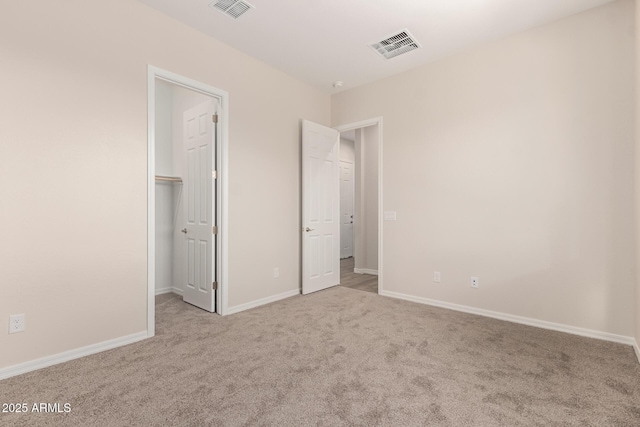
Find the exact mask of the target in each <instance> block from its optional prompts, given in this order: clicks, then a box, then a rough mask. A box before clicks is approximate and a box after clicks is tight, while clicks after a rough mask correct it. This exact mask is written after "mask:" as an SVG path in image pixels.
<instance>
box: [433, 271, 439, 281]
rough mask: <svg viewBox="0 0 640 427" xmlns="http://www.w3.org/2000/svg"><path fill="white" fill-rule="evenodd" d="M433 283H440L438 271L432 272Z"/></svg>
mask: <svg viewBox="0 0 640 427" xmlns="http://www.w3.org/2000/svg"><path fill="white" fill-rule="evenodd" d="M433 281H434V282H436V283H440V272H439V271H434V272H433Z"/></svg>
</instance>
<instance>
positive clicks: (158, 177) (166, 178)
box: [156, 175, 182, 184]
mask: <svg viewBox="0 0 640 427" xmlns="http://www.w3.org/2000/svg"><path fill="white" fill-rule="evenodd" d="M156 181H169V182H179V183H180V184H182V178H180V177H177V176H162V175H156Z"/></svg>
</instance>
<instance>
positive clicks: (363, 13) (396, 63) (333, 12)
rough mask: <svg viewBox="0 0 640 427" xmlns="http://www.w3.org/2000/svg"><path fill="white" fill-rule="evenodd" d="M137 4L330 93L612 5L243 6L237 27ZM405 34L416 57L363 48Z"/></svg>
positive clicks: (416, 1)
mask: <svg viewBox="0 0 640 427" xmlns="http://www.w3.org/2000/svg"><path fill="white" fill-rule="evenodd" d="M139 1H141V2H142V3H145V4H147V5H149V6H151V7H153V8H155V9H157V10H159V11H161V12H164V13H166V14H168V15H170V16H172V17H174V18H175V19H177V20H179V21H182V22H184V23H186V24H188V25H190V26H192V27H194V28H196V29H198V30H200V31H202V32H204V33H206V34H208V35H210V36H211V37H214V38H216V39H218V40H220V41H222V42H224V43H226V44H228V45H230V46H233V47H234V48H236V49H238V50H240V51H242V52H245V53H246V54H248V55H250V56H252V57H254V58H257V59H260V60H262V61H264V62H266V63H268V64H270V65H272V66H273V67H275V68H277V69H279V70H281V71H283V72H285V73H287V74H289V75H291V76H293V77H296V78H298V79H300V80H302V81H305V82H307V83H309V84H311V85H312V86H315V87H317V88H319V89H321V90H323V91H325V92H328V93H335V92H338V91H339V90H345V89H349V88H353V87H355V86H358V85H362V84H364V83H368V82H371V81H374V80H378V79H381V78H384V77H388V76H391V75H393V74H397V73H400V72H402V71H406V70H408V69H411V68H414V67H416V66H419V65H422V64H425V63H427V62H431V61H434V60H436V59H438V58H440V57H442V56H445V55H448V54H451V53H452V52H455V51H457V50H460V49H463V48H465V47H469V46H472V45H476V44H479V43H482V42H485V41H488V40H491V39H495V38H498V37H502V36H506V35H508V34H513V33H516V32H519V31H523V30H526V29H529V28H533V27H536V26H539V25H542V24H544V23H547V22H551V21H554V20H557V19H560V18H563V17H566V16H569V15H573V14H576V13H579V12H582V11H584V10H587V9H590V8H592V7H596V6H600V5H603V4H605V3H609V2H610V1H612V0H245V1H248V2H249V3H251V4H252V5H254V6H255V9H252V10H250V11H249V12H247V13H245V14H244V15H242V16H241V17H240V18H238V19H237V20H235V19H232V18H230V17H228V16H226V15H224V14H222V13H220V12H218V11H217V10H216V9H213V8H211V7H209V4H210V3H212V0H139ZM405 28H406V29H408V30H409V31H410V32H411V34H412V35H413V36H414V37H415V38H416V39H417V41H418V42H419V43H420V44H421V46H422V47H421V48H420V49H417V50H414V51H412V52H409V53H407V54H404V55H401V56H398V57H396V58H392V59H389V60H385V59H383V58H382V57H380V56H379V55H378V54H377V53H376V52H375V51H374V50H373V49H371V48H370V47H369V46H368V45H369V44H371V43H374V42H377V41H380V40H382V39H384V38H386V37H388V36H390V35H393V34H395V33H396V32H397V31H398V30H402V29H405ZM336 80H342V81H344V86H343V87H342V88H341V89H339V90H338V89H334V88H333V86H332V83H333V82H334V81H336Z"/></svg>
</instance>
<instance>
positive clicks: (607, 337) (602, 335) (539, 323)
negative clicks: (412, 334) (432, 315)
mask: <svg viewBox="0 0 640 427" xmlns="http://www.w3.org/2000/svg"><path fill="white" fill-rule="evenodd" d="M380 295H383V296H387V297H391V298H397V299H402V300H406V301H412V302H417V303H420V304H426V305H431V306H434V307H440V308H447V309H449V310H455V311H461V312H463V313H470V314H477V315H479V316H485V317H491V318H494V319H499V320H506V321H507V322H513V323H520V324H522V325H528V326H535V327H537V328H542V329H549V330H552V331H558V332H566V333H568V334H572V335H580V336H583V337H588V338H595V339H599V340H603V341H610V342H615V343H619V344H627V345H632V346H633V345H635V347H634V348H635V349H636V355H639V354H640V349H638V347H637V343H636V340H635V339H634V338H633V337H627V336H624V335H616V334H611V333H608V332H601V331H594V330H591V329H584V328H578V327H576V326H569V325H563V324H560V323H553V322H547V321H545V320H538V319H532V318H529V317H521V316H515V315H513V314H506V313H500V312H497V311H490V310H484V309H481V308H474V307H469V306H466V305H459V304H452V303H448V302H443V301H437V300H432V299H428V298H422V297H415V296H412V295H406V294H401V293H397V292H390V291H381V292H380ZM638 359H639V361H640V355H639V356H638Z"/></svg>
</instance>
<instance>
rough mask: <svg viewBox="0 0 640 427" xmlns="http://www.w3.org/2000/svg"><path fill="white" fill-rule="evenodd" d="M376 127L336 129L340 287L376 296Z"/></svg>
mask: <svg viewBox="0 0 640 427" xmlns="http://www.w3.org/2000/svg"><path fill="white" fill-rule="evenodd" d="M380 125H381V123H378V122H375V123H370V122H367V123H358V124H353V125H348V126H343V127H340V128H338V130H341V132H340V285H341V286H345V287H348V288H352V289H357V290H362V291H367V292H372V293H379V286H378V285H379V283H378V282H379V281H378V278H379V277H378V276H379V262H380V261H379V246H380V243H379V241H380V237H381V236H380V234H381V231H380V229H381V224H380V218H379V210H380V209H379V207H380V206H381V203H380V202H381V201H380V199H381V197H380V187H379V186H380V182H381V180H380V176H379V175H380V163H381V158H380V153H381V147H380V144H381V132H380ZM345 128H346V129H345Z"/></svg>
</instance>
